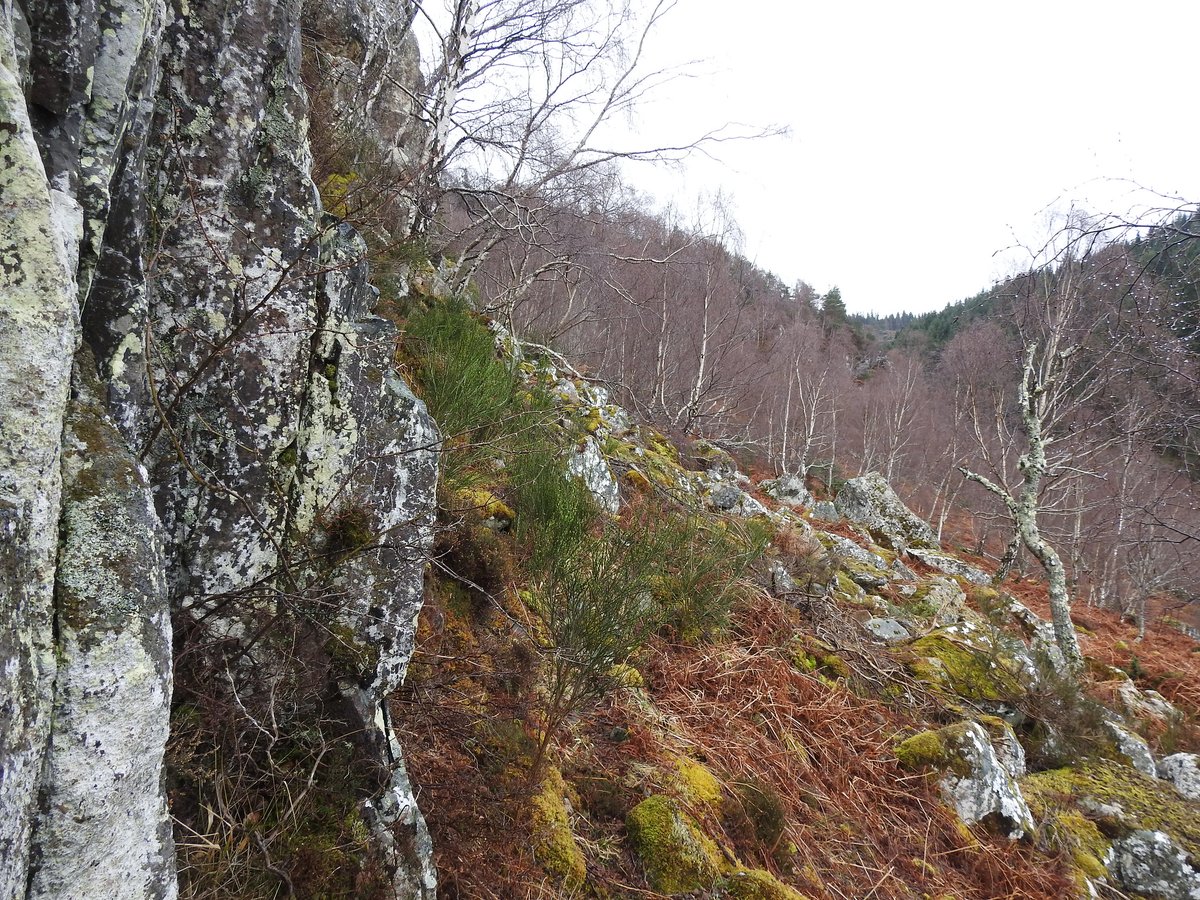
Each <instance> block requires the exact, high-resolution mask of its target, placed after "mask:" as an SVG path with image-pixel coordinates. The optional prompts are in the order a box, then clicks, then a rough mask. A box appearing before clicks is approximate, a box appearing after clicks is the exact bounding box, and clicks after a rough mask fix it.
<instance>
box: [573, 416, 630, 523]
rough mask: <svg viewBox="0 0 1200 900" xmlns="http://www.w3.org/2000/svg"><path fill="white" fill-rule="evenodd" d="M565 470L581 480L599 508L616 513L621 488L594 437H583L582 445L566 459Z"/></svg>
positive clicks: (618, 506)
mask: <svg viewBox="0 0 1200 900" xmlns="http://www.w3.org/2000/svg"><path fill="white" fill-rule="evenodd" d="M567 471H568V473H570V474H571V475H574V476H575V477H576V478H579V479H580V480H581V481H583V483H584V485H586V486H587V489H588V491H590V492H591V494H592V496H593V497H594V498H595V500H596V503H597V505H599V507H600V508H601V509H603V510H605V511H606V512H608V513H610V514H612V515H616V514H617V512H618V510H620V508H621V490H620V488H619V487H618V485H617V480H616V478H614V477H613V473H612V469H611V468H609V465H608V460H606V459H605V458H604V454H603V453H601V452H600V445H599V444H598V443H597V442H596V439H595V438H593V437H590V436H589V437H587V438H585V439H584V441H583V444H582V446H580V447H577V448H576V449H575V452H574V453H572V454H571V457H570V458H569V459H568V460H567Z"/></svg>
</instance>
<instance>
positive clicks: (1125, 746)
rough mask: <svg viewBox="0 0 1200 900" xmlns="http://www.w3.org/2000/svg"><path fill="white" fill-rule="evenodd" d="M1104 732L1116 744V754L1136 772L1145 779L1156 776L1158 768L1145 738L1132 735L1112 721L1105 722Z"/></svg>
mask: <svg viewBox="0 0 1200 900" xmlns="http://www.w3.org/2000/svg"><path fill="white" fill-rule="evenodd" d="M1104 730H1105V731H1107V732H1108V734H1109V736H1110V737H1111V738H1112V739H1113V743H1115V744H1116V746H1117V752H1119V753H1120V754H1121V756H1123V757H1125V759H1126V760H1128V761H1129V764H1130V765H1131V766H1133V767H1134V768H1135V769H1136V770H1137V771H1138V772H1140V773H1141V774H1142V775H1145V776H1146V777H1147V778H1154V777H1155V776H1156V775H1157V774H1158V767H1157V766H1156V765H1155V764H1154V754H1153V753H1151V752H1150V745H1149V744H1147V743H1146V740H1145V738H1143V737H1141V736H1140V735H1137V734H1134V733H1133V732H1132V731H1130V730H1129V729H1127V728H1126V727H1125V726H1123V725H1121V724H1120V723H1119V722H1116V721H1114V720H1113V719H1108V720H1106V721H1105V723H1104Z"/></svg>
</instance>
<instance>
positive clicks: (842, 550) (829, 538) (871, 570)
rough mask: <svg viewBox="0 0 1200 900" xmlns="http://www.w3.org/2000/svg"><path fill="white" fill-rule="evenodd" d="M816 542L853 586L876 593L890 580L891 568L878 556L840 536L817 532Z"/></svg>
mask: <svg viewBox="0 0 1200 900" xmlns="http://www.w3.org/2000/svg"><path fill="white" fill-rule="evenodd" d="M817 540H819V541H820V542H821V543H822V544H823V545H824V546H825V547H826V549H828V550H829V551H830V553H832V554H833V555H834V556H836V557H837V559H838V561H839V562H840V563H841V565H842V568H844V569H845V570H846V572H847V574H848V575H849V576H850V579H851V580H852V581H853V582H854V583H855V584H857V585H860V586H861V587H864V588H866V589H867V590H869V591H877V590H879V589H881V588H884V587H886V586H887V585H888V583H889V582H890V581H891V580H892V573H891V566H890V565H889V564H888V561H887V560H886V559H884V558H883V557H882V556H880V555H879V554H877V553H872V552H871V551H870V550H867V549H865V548H863V547H860V546H859V545H858V544H856V543H854V541H852V540H850V539H849V538H844V537H842V536H841V535H840V534H830V533H829V532H826V531H820V532H817ZM910 574H911V573H910Z"/></svg>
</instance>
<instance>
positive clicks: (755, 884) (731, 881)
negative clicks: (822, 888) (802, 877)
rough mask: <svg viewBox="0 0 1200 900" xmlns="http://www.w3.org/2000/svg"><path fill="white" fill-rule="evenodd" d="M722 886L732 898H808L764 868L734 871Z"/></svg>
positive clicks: (748, 899) (766, 899) (777, 899)
mask: <svg viewBox="0 0 1200 900" xmlns="http://www.w3.org/2000/svg"><path fill="white" fill-rule="evenodd" d="M721 888H722V889H723V890H724V892H725V893H724V896H726V897H728V898H730V900H808V898H806V897H805V896H804V895H803V894H801V893H800V892H799V891H797V890H796V889H795V888H790V887H788V886H787V885H786V884H784V883H783V882H781V881H780V880H779V879H778V878H776V877H775V876H774V875H772V874H771V873H770V872H766V871H764V870H762V869H744V870H741V871H738V872H734V873H733V874H732V875H730V876H729V877H728V878H726V879H725V880H724V881H723V882H722V883H721Z"/></svg>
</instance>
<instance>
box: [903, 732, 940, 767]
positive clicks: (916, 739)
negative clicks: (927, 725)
mask: <svg viewBox="0 0 1200 900" xmlns="http://www.w3.org/2000/svg"><path fill="white" fill-rule="evenodd" d="M896 759H898V760H900V765H902V766H904V768H906V769H908V770H909V771H913V770H916V769H920V768H923V767H924V766H934V767H937V768H941V767H943V766H945V765H946V763H947V761H948V760H949V755H948V754H947V752H946V745H945V744H943V743H942V738H941V736H940V735H939V734H938V733H937V732H936V731H922V732H921V733H920V734H914V735H913V736H912V737H910V738H907V739H906V740H903V741H901V742H900V743H899V744H898V745H897V746H896Z"/></svg>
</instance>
